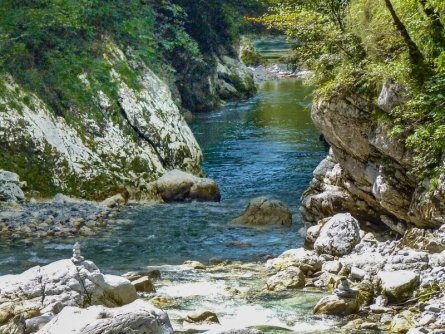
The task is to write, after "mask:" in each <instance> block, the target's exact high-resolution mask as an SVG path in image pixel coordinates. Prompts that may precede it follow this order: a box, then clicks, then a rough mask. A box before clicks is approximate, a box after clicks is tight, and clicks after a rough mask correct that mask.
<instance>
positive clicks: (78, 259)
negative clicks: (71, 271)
mask: <svg viewBox="0 0 445 334" xmlns="http://www.w3.org/2000/svg"><path fill="white" fill-rule="evenodd" d="M83 260H84V258H83V256H82V254H81V253H80V244H79V243H78V242H76V243H75V244H74V246H73V257H72V258H71V261H73V263H74V264H75V265H79V264H81V263H82V261H83Z"/></svg>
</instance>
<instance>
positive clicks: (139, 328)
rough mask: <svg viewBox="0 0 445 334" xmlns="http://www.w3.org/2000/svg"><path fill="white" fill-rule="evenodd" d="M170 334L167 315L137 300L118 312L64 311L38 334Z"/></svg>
mask: <svg viewBox="0 0 445 334" xmlns="http://www.w3.org/2000/svg"><path fill="white" fill-rule="evenodd" d="M68 331H69V333H73V334H102V333H134V334H145V333H152V334H172V333H173V328H172V326H171V324H170V320H169V318H168V315H167V314H166V313H165V312H164V311H161V310H159V309H157V308H155V307H154V306H152V305H151V304H150V303H147V302H143V301H141V300H137V301H135V302H133V303H131V304H128V305H125V306H122V307H118V308H105V307H103V306H91V307H88V308H86V309H81V308H78V307H65V308H64V309H63V310H62V312H60V313H59V314H58V315H57V316H56V317H55V318H54V319H53V320H52V321H50V322H49V323H48V324H46V325H45V326H44V327H43V328H42V329H41V330H40V331H39V332H38V334H61V333H66V332H68Z"/></svg>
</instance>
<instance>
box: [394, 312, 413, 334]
mask: <svg viewBox="0 0 445 334" xmlns="http://www.w3.org/2000/svg"><path fill="white" fill-rule="evenodd" d="M413 318H414V314H413V313H412V312H410V311H403V312H402V313H399V314H397V315H396V316H395V317H394V318H393V319H392V321H391V325H390V331H391V333H406V332H408V331H409V330H410V329H411V328H413V327H414V326H415V324H414V321H413Z"/></svg>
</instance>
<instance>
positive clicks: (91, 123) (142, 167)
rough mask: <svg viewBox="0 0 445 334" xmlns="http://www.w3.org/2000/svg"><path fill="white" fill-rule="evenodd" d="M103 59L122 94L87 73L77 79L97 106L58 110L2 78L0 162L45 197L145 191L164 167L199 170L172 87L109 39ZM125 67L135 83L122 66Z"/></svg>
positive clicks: (198, 159)
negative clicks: (100, 86) (99, 85)
mask: <svg viewBox="0 0 445 334" xmlns="http://www.w3.org/2000/svg"><path fill="white" fill-rule="evenodd" d="M107 48H108V50H107V53H106V54H105V55H104V58H105V60H106V61H107V62H108V63H109V67H110V75H111V77H112V80H113V81H114V82H113V84H114V85H115V86H116V89H117V92H116V94H117V96H111V95H107V94H106V93H105V92H103V91H100V90H98V91H94V90H93V88H92V87H95V86H94V82H91V78H89V76H88V74H86V73H85V74H82V75H81V76H80V77H79V83H81V84H83V85H84V87H85V90H88V91H92V94H94V97H93V99H94V102H95V105H96V110H88V111H80V110H72V111H70V113H69V114H75V115H76V117H68V116H65V117H64V115H65V114H62V115H56V114H55V112H54V111H53V109H52V108H51V107H50V106H49V105H47V104H46V103H45V102H44V101H43V100H42V99H40V98H39V97H37V96H36V95H34V94H33V93H32V92H29V91H26V90H25V89H24V88H23V87H21V86H20V85H19V84H18V83H17V82H16V81H15V80H14V78H13V77H11V76H2V77H1V78H0V84H1V86H2V87H3V88H2V94H1V96H0V104H1V106H2V108H3V109H5V110H6V112H1V113H0V142H1V143H2V145H3V146H2V157H1V160H0V168H4V169H7V170H10V171H13V172H15V173H17V174H19V175H20V177H21V179H22V180H24V181H26V182H27V184H28V187H29V190H32V191H38V192H39V193H40V195H41V196H48V195H51V194H54V193H56V192H63V193H66V194H69V195H74V196H77V197H90V198H93V199H103V198H106V197H108V196H109V195H114V194H116V192H118V190H120V189H125V188H130V189H133V190H134V192H144V187H145V184H146V183H147V182H150V181H153V180H155V179H156V178H158V177H159V176H161V175H162V174H164V173H165V172H166V171H167V170H171V169H173V168H180V169H182V170H186V171H188V172H192V173H200V171H201V169H200V162H201V158H202V154H201V150H200V148H199V145H198V143H197V142H196V140H195V138H194V136H193V133H192V131H191V130H190V128H189V126H188V125H187V123H186V122H185V120H184V118H183V116H182V115H181V113H180V112H179V110H178V107H177V106H176V105H175V103H174V101H173V98H172V93H171V91H170V89H169V88H168V86H167V85H166V84H165V83H164V82H163V81H161V79H159V78H158V77H157V76H156V75H155V74H154V73H153V72H152V71H151V70H150V69H149V68H148V67H147V66H146V65H145V64H143V63H139V62H137V61H135V59H132V56H131V54H130V53H127V54H126V53H124V52H123V51H122V50H120V49H119V48H118V47H117V46H116V45H114V44H113V43H111V42H109V44H108V46H107ZM122 64H126V65H128V67H129V69H130V71H132V73H133V74H134V76H135V80H136V83H135V85H136V84H137V86H138V88H136V87H134V86H131V85H129V84H128V80H126V78H125V73H122V72H121V71H120V69H121V68H122Z"/></svg>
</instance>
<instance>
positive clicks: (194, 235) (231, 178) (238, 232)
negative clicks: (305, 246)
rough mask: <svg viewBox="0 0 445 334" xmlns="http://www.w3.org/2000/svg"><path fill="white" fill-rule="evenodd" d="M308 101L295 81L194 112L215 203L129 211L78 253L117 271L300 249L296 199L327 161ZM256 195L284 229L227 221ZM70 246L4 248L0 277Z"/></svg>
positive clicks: (64, 253)
mask: <svg viewBox="0 0 445 334" xmlns="http://www.w3.org/2000/svg"><path fill="white" fill-rule="evenodd" d="M310 102H311V90H310V89H309V88H307V87H305V86H303V85H302V83H301V82H300V81H298V80H281V81H271V82H266V83H264V84H262V86H261V87H260V89H259V93H258V95H257V96H255V97H254V98H252V99H250V100H249V101H247V102H242V103H235V104H229V105H227V106H226V107H224V108H221V109H219V110H216V111H213V112H210V113H205V114H198V115H196V116H195V119H194V120H193V122H192V124H191V126H192V129H193V131H194V133H195V136H196V138H197V140H198V142H199V143H200V145H201V147H202V149H203V153H204V169H205V171H206V173H207V174H208V176H209V177H211V178H213V179H215V180H216V181H217V182H218V183H219V185H220V187H221V192H222V200H221V202H220V203H187V204H180V203H178V204H159V205H134V206H130V207H128V208H126V209H124V210H123V211H122V212H121V213H120V214H119V216H118V217H117V220H118V224H116V225H115V226H110V227H108V228H106V229H103V230H102V231H101V232H99V234H97V235H95V236H93V237H85V238H80V239H79V241H80V242H81V244H82V249H83V252H84V253H85V256H86V257H87V258H88V259H91V260H93V261H94V262H95V263H96V264H97V265H98V266H99V267H100V268H102V269H103V270H106V271H109V272H122V271H126V270H136V269H138V268H141V267H144V266H147V265H159V264H180V263H182V262H183V261H184V260H189V259H193V260H200V261H208V260H209V259H211V258H213V257H218V258H223V259H236V260H244V261H254V260H258V259H262V258H264V256H266V255H269V254H270V255H279V254H280V253H281V252H283V251H284V250H286V249H289V248H292V247H296V246H300V245H301V244H302V240H301V238H300V236H299V234H298V229H299V228H300V227H301V225H300V220H299V215H298V205H299V198H300V196H301V194H302V193H303V191H304V190H305V189H306V188H307V186H308V184H309V181H310V179H311V177H312V171H313V170H314V168H315V167H316V165H317V164H318V162H319V161H320V160H321V159H322V158H323V156H324V155H325V154H326V153H325V151H324V147H323V145H322V144H321V143H320V142H319V140H318V132H317V130H316V129H315V128H314V125H313V124H312V121H311V119H310V111H309V106H310ZM262 195H266V196H270V197H272V198H276V199H279V200H281V201H283V202H284V203H285V204H286V205H287V206H289V207H290V208H291V210H292V211H293V213H294V224H293V226H292V227H291V228H283V229H270V230H255V229H250V228H244V227H238V226H232V225H230V224H229V222H230V221H231V220H232V219H233V218H235V217H237V216H238V215H239V214H241V213H242V211H243V209H244V208H245V207H246V205H247V203H248V201H249V200H250V199H252V198H254V197H257V196H262ZM113 225H114V224H113ZM73 241H74V240H72V239H50V240H40V241H39V240H26V241H17V240H15V241H11V242H9V243H3V244H1V245H0V273H6V272H8V273H11V272H20V271H22V270H24V269H27V268H29V267H31V266H33V265H42V264H45V263H49V262H51V261H53V260H57V259H60V258H67V257H69V256H70V252H71V247H72V243H73Z"/></svg>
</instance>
